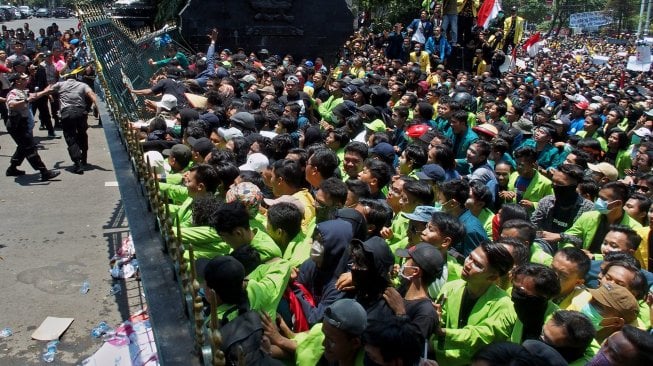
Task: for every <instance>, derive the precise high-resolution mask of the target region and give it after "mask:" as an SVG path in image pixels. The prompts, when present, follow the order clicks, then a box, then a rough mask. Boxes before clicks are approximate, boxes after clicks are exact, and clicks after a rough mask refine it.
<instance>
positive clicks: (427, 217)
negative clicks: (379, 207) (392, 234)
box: [401, 206, 439, 222]
mask: <svg viewBox="0 0 653 366" xmlns="http://www.w3.org/2000/svg"><path fill="white" fill-rule="evenodd" d="M436 212H439V210H438V209H437V208H435V207H433V206H417V207H415V210H414V211H413V212H411V213H405V212H402V213H401V215H402V216H403V217H405V218H407V219H409V220H413V221H419V222H429V221H431V217H433V214H434V213H436Z"/></svg>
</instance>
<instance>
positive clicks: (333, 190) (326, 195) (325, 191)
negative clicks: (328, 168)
mask: <svg viewBox="0 0 653 366" xmlns="http://www.w3.org/2000/svg"><path fill="white" fill-rule="evenodd" d="M345 202H347V185H346V184H345V183H344V182H343V181H342V180H340V179H338V178H335V177H331V178H329V179H325V180H323V181H322V183H320V187H319V188H318V190H317V192H315V221H316V222H322V221H326V220H331V219H333V218H334V216H335V213H336V211H337V210H338V209H340V208H342V207H344V206H345Z"/></svg>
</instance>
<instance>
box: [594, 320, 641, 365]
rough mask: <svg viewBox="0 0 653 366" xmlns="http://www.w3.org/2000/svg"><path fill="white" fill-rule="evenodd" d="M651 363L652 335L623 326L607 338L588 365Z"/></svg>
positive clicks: (629, 326)
mask: <svg viewBox="0 0 653 366" xmlns="http://www.w3.org/2000/svg"><path fill="white" fill-rule="evenodd" d="M651 363H653V335H651V334H649V333H647V332H645V331H643V330H641V329H638V328H636V327H633V326H631V325H625V326H624V327H623V328H622V329H621V330H620V331H617V332H615V333H613V334H612V335H611V336H610V337H608V338H607V339H606V340H605V342H604V343H603V345H602V346H601V349H600V350H599V352H598V353H597V354H596V355H595V356H594V358H592V359H591V360H590V361H589V363H588V365H606V366H639V365H650V364H651Z"/></svg>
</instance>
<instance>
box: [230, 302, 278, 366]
mask: <svg viewBox="0 0 653 366" xmlns="http://www.w3.org/2000/svg"><path fill="white" fill-rule="evenodd" d="M220 333H221V334H222V346H221V347H220V348H221V350H222V352H224V357H225V365H227V366H250V365H261V366H264V365H281V363H280V362H279V361H277V360H275V359H273V358H272V357H270V356H269V355H268V354H266V353H265V352H263V350H262V349H261V345H262V339H263V324H262V323H261V318H260V316H259V314H258V313H257V312H255V311H252V310H248V311H246V312H243V313H240V314H239V315H238V316H237V317H236V318H235V319H233V320H231V321H229V322H228V323H226V324H225V325H223V326H222V327H221V329H220Z"/></svg>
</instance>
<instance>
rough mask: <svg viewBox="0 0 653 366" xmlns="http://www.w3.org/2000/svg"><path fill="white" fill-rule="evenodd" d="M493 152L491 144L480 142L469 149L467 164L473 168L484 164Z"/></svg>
mask: <svg viewBox="0 0 653 366" xmlns="http://www.w3.org/2000/svg"><path fill="white" fill-rule="evenodd" d="M491 152H492V146H491V145H490V143H489V142H487V141H484V140H478V141H476V142H474V143H473V144H471V145H469V148H467V162H468V163H469V164H471V165H472V166H477V165H480V164H483V163H485V162H486V161H487V159H488V157H489V156H490V153H491Z"/></svg>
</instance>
